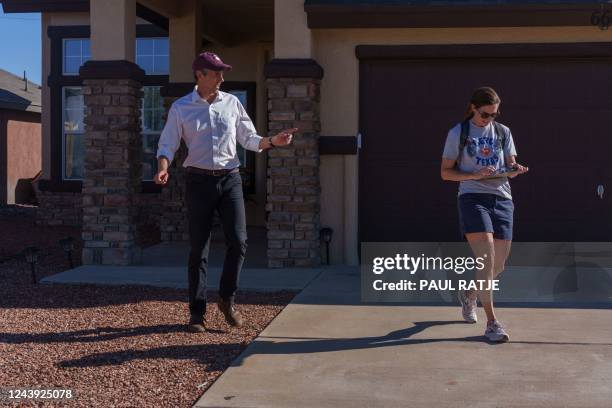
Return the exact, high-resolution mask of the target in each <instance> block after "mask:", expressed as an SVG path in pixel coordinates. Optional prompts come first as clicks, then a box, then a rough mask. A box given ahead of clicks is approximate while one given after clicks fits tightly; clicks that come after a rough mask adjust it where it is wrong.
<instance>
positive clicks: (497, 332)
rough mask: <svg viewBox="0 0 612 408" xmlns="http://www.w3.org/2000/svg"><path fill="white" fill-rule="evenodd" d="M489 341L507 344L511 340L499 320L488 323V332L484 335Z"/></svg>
mask: <svg viewBox="0 0 612 408" xmlns="http://www.w3.org/2000/svg"><path fill="white" fill-rule="evenodd" d="M484 335H485V337H486V338H487V339H489V341H495V342H505V341H508V340H510V336H508V333H506V331H505V330H504V327H503V326H502V325H501V323H500V322H498V321H497V320H493V321H492V322H489V323H487V330H485V333H484Z"/></svg>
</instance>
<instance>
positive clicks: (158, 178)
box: [153, 170, 168, 185]
mask: <svg viewBox="0 0 612 408" xmlns="http://www.w3.org/2000/svg"><path fill="white" fill-rule="evenodd" d="M153 181H155V184H162V185H163V184H166V183H167V182H168V171H167V170H161V171H160V172H158V173H157V174H156V175H155V177H154V178H153Z"/></svg>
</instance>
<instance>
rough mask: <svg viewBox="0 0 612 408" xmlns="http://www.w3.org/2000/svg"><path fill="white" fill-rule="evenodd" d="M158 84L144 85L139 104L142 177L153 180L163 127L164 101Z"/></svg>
mask: <svg viewBox="0 0 612 408" xmlns="http://www.w3.org/2000/svg"><path fill="white" fill-rule="evenodd" d="M160 89H161V87H159V86H145V87H144V88H143V91H144V97H143V98H142V100H141V104H140V109H141V111H140V114H141V117H140V120H141V124H142V179H143V180H145V181H151V180H153V177H154V175H155V172H156V171H157V158H156V155H157V144H158V142H159V136H160V134H161V131H162V130H163V128H164V119H163V117H164V113H165V110H164V101H163V99H162V97H161V95H160Z"/></svg>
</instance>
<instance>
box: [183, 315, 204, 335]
mask: <svg viewBox="0 0 612 408" xmlns="http://www.w3.org/2000/svg"><path fill="white" fill-rule="evenodd" d="M187 331H189V332H192V333H206V326H204V319H202V318H201V317H194V316H191V318H190V319H189V324H188V325H187Z"/></svg>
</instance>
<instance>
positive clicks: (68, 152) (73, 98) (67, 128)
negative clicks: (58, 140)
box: [62, 87, 85, 180]
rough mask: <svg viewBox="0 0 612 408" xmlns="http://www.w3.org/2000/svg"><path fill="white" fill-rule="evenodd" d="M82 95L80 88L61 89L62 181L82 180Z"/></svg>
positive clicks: (83, 129)
mask: <svg viewBox="0 0 612 408" xmlns="http://www.w3.org/2000/svg"><path fill="white" fill-rule="evenodd" d="M83 109H84V104H83V94H82V92H81V88H80V87H64V88H62V124H63V125H62V150H63V163H64V166H63V167H64V168H63V179H64V180H82V179H83V169H84V158H85V144H84V141H83V138H84V133H85V128H84V124H83V117H84V111H83Z"/></svg>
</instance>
